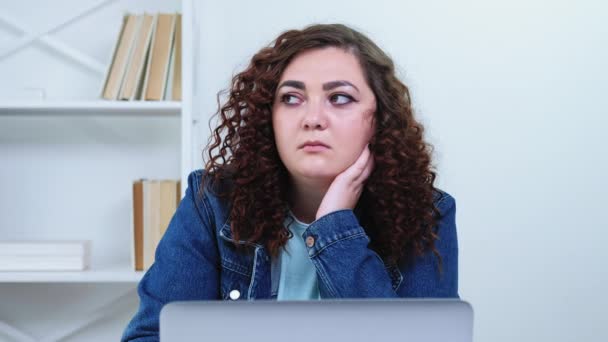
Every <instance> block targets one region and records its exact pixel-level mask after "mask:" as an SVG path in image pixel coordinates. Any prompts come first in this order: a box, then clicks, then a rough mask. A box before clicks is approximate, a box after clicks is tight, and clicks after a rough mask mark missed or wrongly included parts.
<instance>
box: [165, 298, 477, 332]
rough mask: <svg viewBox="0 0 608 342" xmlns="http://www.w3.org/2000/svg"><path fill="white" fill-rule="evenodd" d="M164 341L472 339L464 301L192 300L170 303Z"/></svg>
mask: <svg viewBox="0 0 608 342" xmlns="http://www.w3.org/2000/svg"><path fill="white" fill-rule="evenodd" d="M159 329H160V342H178V341H179V342H181V341H205V342H207V341H213V342H236V341H248V342H257V341H259V342H285V341H289V342H304V341H306V342H311V341H312V342H320V341H331V342H363V341H365V342H369V341H391V342H393V341H394V342H401V341H412V342H472V341H473V309H472V307H471V305H470V304H469V303H467V302H466V301H463V300H459V299H426V298H421V299H389V300H387V299H348V300H320V301H234V302H229V301H190V302H173V303H169V304H167V305H165V306H164V307H163V309H162V310H161V313H160V327H159Z"/></svg>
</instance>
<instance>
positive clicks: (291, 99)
mask: <svg viewBox="0 0 608 342" xmlns="http://www.w3.org/2000/svg"><path fill="white" fill-rule="evenodd" d="M281 102H283V103H285V104H288V105H295V104H298V103H299V102H300V99H298V97H297V96H294V95H290V94H285V95H282V96H281Z"/></svg>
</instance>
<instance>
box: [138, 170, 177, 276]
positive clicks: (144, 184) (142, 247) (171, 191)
mask: <svg viewBox="0 0 608 342" xmlns="http://www.w3.org/2000/svg"><path fill="white" fill-rule="evenodd" d="M180 201H181V182H180V181H176V180H146V179H141V180H137V181H135V182H133V249H132V252H133V253H132V255H133V261H134V262H133V264H134V265H133V267H134V269H135V270H136V271H143V270H147V269H148V268H150V266H151V265H152V264H153V263H154V253H155V251H156V246H157V245H158V243H159V242H160V239H161V238H162V236H163V235H164V233H165V231H166V230H167V227H168V226H169V222H170V221H171V219H172V218H173V215H174V214H175V211H176V209H177V206H178V204H179V202H180Z"/></svg>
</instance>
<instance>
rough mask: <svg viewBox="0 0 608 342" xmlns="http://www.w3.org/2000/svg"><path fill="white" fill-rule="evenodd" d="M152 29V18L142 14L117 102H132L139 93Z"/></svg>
mask: <svg viewBox="0 0 608 342" xmlns="http://www.w3.org/2000/svg"><path fill="white" fill-rule="evenodd" d="M153 29H154V16H153V15H149V14H144V15H142V16H141V25H140V27H139V30H138V32H137V37H136V39H135V41H134V44H135V46H134V47H133V53H132V55H131V58H130V59H129V64H128V66H127V71H126V74H125V79H124V81H123V83H122V87H121V89H120V94H119V96H118V99H119V100H128V101H133V100H136V99H137V98H138V92H139V93H141V86H142V84H143V73H144V68H145V66H146V63H145V62H146V59H147V57H148V50H149V47H150V42H151V40H152V30H153Z"/></svg>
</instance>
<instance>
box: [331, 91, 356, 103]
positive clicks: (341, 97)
mask: <svg viewBox="0 0 608 342" xmlns="http://www.w3.org/2000/svg"><path fill="white" fill-rule="evenodd" d="M330 100H331V102H332V103H334V104H337V105H344V104H348V103H351V102H353V101H354V99H353V98H352V96H350V95H346V94H334V95H332V96H331V97H330Z"/></svg>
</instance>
